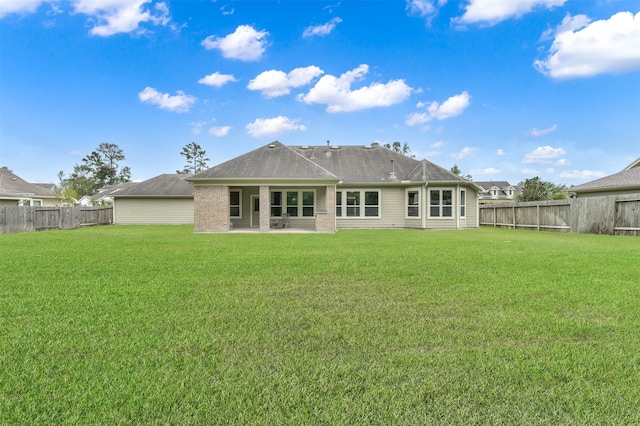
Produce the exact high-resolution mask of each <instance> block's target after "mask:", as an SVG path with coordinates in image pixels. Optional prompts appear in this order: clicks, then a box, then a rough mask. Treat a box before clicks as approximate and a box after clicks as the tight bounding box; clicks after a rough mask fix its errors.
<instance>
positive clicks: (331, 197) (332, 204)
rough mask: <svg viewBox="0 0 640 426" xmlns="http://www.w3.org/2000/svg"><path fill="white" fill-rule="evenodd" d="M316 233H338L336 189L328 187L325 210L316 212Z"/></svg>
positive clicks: (331, 186)
mask: <svg viewBox="0 0 640 426" xmlns="http://www.w3.org/2000/svg"><path fill="white" fill-rule="evenodd" d="M316 232H336V187H335V185H328V186H327V194H326V197H325V209H318V211H317V212H316Z"/></svg>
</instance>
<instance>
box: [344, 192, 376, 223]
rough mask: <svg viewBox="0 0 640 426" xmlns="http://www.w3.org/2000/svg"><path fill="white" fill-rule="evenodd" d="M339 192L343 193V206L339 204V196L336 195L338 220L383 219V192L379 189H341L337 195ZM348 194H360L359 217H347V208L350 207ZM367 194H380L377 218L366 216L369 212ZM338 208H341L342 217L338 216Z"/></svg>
mask: <svg viewBox="0 0 640 426" xmlns="http://www.w3.org/2000/svg"><path fill="white" fill-rule="evenodd" d="M338 192H341V193H342V194H341V195H340V201H341V202H342V204H338V195H336V218H340V219H380V218H381V217H382V214H381V213H382V190H381V189H379V188H371V189H369V188H341V189H339V190H337V191H336V194H337V193H338ZM348 192H358V193H359V202H360V204H358V207H359V209H360V210H359V214H358V215H357V216H347V207H349V205H348V204H347V193H348ZM367 192H375V193H377V194H378V204H376V207H377V209H378V214H377V216H366V212H367V204H365V203H366V201H365V200H366V196H365V193H367ZM372 206H373V205H369V207H372ZM338 208H340V213H341V214H340V215H338Z"/></svg>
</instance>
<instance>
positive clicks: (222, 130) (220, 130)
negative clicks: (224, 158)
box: [209, 126, 231, 138]
mask: <svg viewBox="0 0 640 426" xmlns="http://www.w3.org/2000/svg"><path fill="white" fill-rule="evenodd" d="M230 131H231V126H214V127H212V128H210V129H209V134H211V135H213V136H216V137H219V138H220V137H222V136H227V135H228V134H229V132H230Z"/></svg>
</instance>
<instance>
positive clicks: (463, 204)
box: [460, 189, 467, 217]
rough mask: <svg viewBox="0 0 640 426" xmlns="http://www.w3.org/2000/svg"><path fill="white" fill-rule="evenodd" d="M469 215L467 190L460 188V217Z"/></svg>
mask: <svg viewBox="0 0 640 426" xmlns="http://www.w3.org/2000/svg"><path fill="white" fill-rule="evenodd" d="M466 215H467V191H466V190H464V189H461V190H460V217H465V216H466Z"/></svg>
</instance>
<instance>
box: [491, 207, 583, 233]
mask: <svg viewBox="0 0 640 426" xmlns="http://www.w3.org/2000/svg"><path fill="white" fill-rule="evenodd" d="M570 217H571V202H570V201H569V200H562V201H539V202H528V203H517V204H511V203H510V204H485V205H481V206H480V225H484V226H498V227H509V228H527V229H536V230H538V231H554V232H571V224H570Z"/></svg>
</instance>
